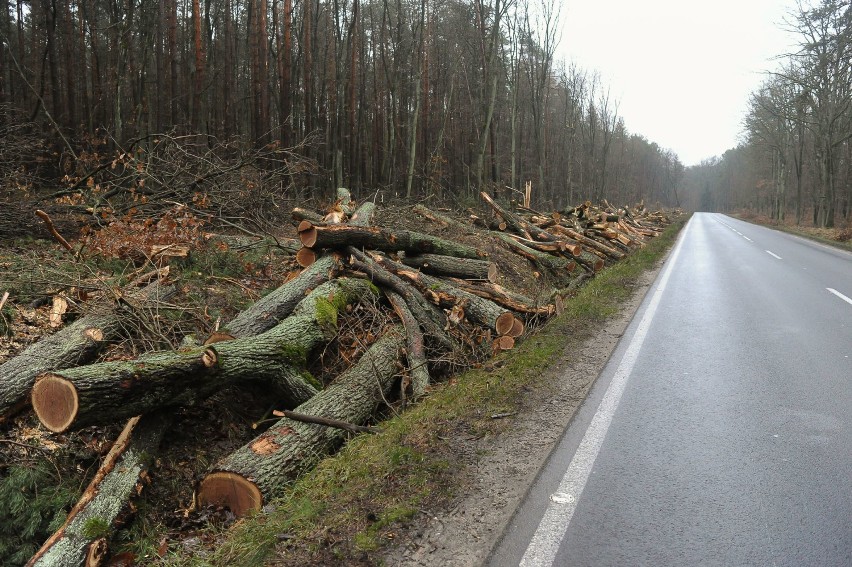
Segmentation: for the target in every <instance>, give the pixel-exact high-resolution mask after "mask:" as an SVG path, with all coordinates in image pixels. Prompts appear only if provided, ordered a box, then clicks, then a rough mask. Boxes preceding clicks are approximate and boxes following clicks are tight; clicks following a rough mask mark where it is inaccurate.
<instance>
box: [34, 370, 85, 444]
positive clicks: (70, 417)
mask: <svg viewBox="0 0 852 567" xmlns="http://www.w3.org/2000/svg"><path fill="white" fill-rule="evenodd" d="M31 402H32V405H33V410H35V413H36V416H37V417H38V419H39V421H40V422H41V423H42V425H44V426H45V427H46V428H47V429H49V430H50V431H53V432H54V433H63V432H65V431H67V430H68V428H69V427H71V424H72V423H74V419H75V418H76V417H77V411H78V410H79V407H80V400H79V398H78V397H77V388H75V387H74V384H72V383H71V382H70V381H69V380H66V379H65V378H63V377H62V376H58V375H56V374H43V375H42V376H41V377H40V378H38V380H36V383H35V385H34V386H33V390H32V394H31Z"/></svg>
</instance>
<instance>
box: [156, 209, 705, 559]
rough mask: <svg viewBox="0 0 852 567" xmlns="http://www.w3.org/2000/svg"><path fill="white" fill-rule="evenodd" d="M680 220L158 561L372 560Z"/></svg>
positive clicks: (432, 500) (430, 503) (578, 338)
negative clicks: (463, 448) (535, 326)
mask: <svg viewBox="0 0 852 567" xmlns="http://www.w3.org/2000/svg"><path fill="white" fill-rule="evenodd" d="M687 220H688V217H686V216H684V217H682V218H680V219H677V220H675V222H674V223H673V224H672V225H671V226H669V227H668V228H667V229H666V231H665V232H664V233H663V234H662V235H661V236H660V237H658V238H656V239H654V240H653V241H652V242H651V243H650V244H649V245H648V246H646V247H645V248H644V249H642V250H640V251H637V252H635V253H634V254H632V255H631V256H629V257H628V258H627V259H625V260H624V261H622V262H620V263H618V264H617V265H615V266H613V267H611V268H608V269H606V270H604V271H603V272H601V273H600V274H598V275H597V276H596V277H595V278H594V279H593V280H591V281H590V282H589V283H588V284H587V285H586V286H584V287H583V288H581V290H580V291H579V293H578V294H577V295H576V297H574V298H572V299H571V300H570V301H568V302H567V305H566V310H565V313H563V314H562V315H561V316H559V317H558V318H556V319H554V320H553V321H551V322H550V323H548V324H547V325H546V326H545V327H543V328H542V329H541V330H540V331H539V332H538V333H536V334H535V335H534V336H532V337H530V338H528V339H527V340H525V341H524V342H523V343H522V344H520V345H519V346H518V348H516V349H514V350H513V351H512V352H511V355H509V356H504V357H502V358H498V359H496V360H494V361H492V362H490V363H489V364H487V365H486V366H485V367H483V368H481V369H477V370H473V371H470V372H467V373H465V374H463V375H460V376H458V377H456V378H453V379H451V380H450V381H448V382H447V383H444V384H440V385H438V386H436V387H434V389H433V390H432V391H431V392H430V394H429V396H428V398H427V399H426V400H424V401H423V402H422V403H420V404H418V405H416V406H414V407H412V408H410V409H409V410H407V411H406V412H404V413H403V414H401V415H397V416H394V417H392V418H390V419H388V420H386V421H385V422H383V423H382V425H381V426H382V428H383V430H384V432H383V433H382V434H380V435H372V436H367V435H362V436H359V437H356V438H354V439H352V441H351V442H350V443H348V444H347V445H346V447H345V448H343V449H342V450H341V451H340V452H339V453H338V454H337V455H336V456H335V457H332V458H328V459H325V460H324V461H323V462H322V463H321V464H320V465H319V466H318V467H317V468H316V469H315V470H314V471H312V472H311V473H309V474H307V475H305V476H304V477H303V478H301V479H300V480H299V481H297V482H296V483H294V484H293V486H292V487H291V488H290V490H289V492H288V494H287V495H286V496H285V497H284V498H282V499H280V500H278V501H276V502H274V503H273V505H272V506H270V507H268V508H269V510H268V511H267V512H265V513H263V514H258V515H256V516H254V517H250V518H246V519H244V520H241V521H240V522H238V524H237V525H235V526H234V527H233V528H231V529H230V530H229V531H227V532H224V533H223V534H220V536H219V537H218V538H217V545H216V546H215V550H214V551H211V552H209V553H202V552H200V550H198V549H195V550H192V552H191V553H192V555H190V553H189V552H186V551H180V552H178V551H174V552H172V553H170V554H168V555H167V556H166V557H164V558H163V560H162V563H163V564H165V565H192V566H201V565H204V566H207V565H261V564H264V563H265V562H268V561H272V560H274V562H275V564H280V565H306V564H342V563H345V564H347V565H358V564H364V565H369V564H374V563H375V560H374V559H371V557H374V555H375V553H374V552H376V550H379V549H381V548H382V547H383V546H385V545H387V544H388V543H389V542H392V541H393V540H394V539H395V537H396V532H397V531H398V530H400V529H404V527H405V525H406V523H407V521H408V520H410V519H411V518H412V517H413V516H414V515H415V514H416V513H417V512H418V510H420V509H423V508H432V507H436V506H440V505H442V504H443V505H446V504H448V503H450V502H451V501H452V500H453V498H455V497H456V496H458V494H459V492H460V490H463V488H464V487H463V486H458V482H456V479H457V478H458V472H459V469H460V468H461V467H462V466H463V464H462V459H461V456H460V455H458V454H457V453H456V452H455V451H454V450H453V444H452V439H453V438H458V437H459V436H462V435H468V436H481V435H485V434H488V433H496V432H498V431H499V428H500V427H504V425H502V423H501V420H492V419H490V415H492V414H494V413H501V412H510V411H512V410H513V409H514V408H515V407H517V404H518V400H519V399H521V398H522V397H523V396H524V391H525V389H527V388H530V387H533V386H535V387H538V384H539V383H540V378H541V376H542V375H543V374H544V371H545V370H546V369H547V368H548V367H549V366H551V365H552V364H553V363H555V362H556V361H557V360H558V358H559V357H560V356H562V354H563V353H564V352H565V349H566V348H570V347H571V346H572V345H574V344H579V343H581V342H582V341H583V340H584V339H586V338H587V337H588V336H589V335H590V334H591V333H592V332H593V329H595V328H597V327H599V326H600V324H601V322H602V321H604V320H606V319H607V318H608V317H610V316H612V315H614V314H616V313H618V312H619V311H620V310H621V308H622V305H623V303H624V301H625V300H626V299H627V298H628V297H629V296H630V295H631V294H632V293H633V287H634V286H635V282H636V281H637V280H638V278H639V277H640V276H641V275H642V273H643V272H644V271H645V270H648V269H650V268H652V267H654V265H655V264H656V263H657V262H658V261H659V260H660V259H661V258H662V257H663V256H664V254H665V253H666V251H667V250H668V249H669V248H670V247H671V246H672V244H673V243H674V241H675V239H676V237H677V234H678V232H679V231H680V229H681V228H682V227H683V225H684V224H685V223H686V221H687Z"/></svg>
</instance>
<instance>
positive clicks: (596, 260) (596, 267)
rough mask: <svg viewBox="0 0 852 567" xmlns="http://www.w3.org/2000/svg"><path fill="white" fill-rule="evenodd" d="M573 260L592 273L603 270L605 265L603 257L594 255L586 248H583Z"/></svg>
mask: <svg viewBox="0 0 852 567" xmlns="http://www.w3.org/2000/svg"><path fill="white" fill-rule="evenodd" d="M574 260H575V261H576V262H577V263H578V264H580V265H581V266H583V267H584V268H585V269H586V270H588V271H590V272H592V273H593V274H596V273H598V272H600V271H601V270H603V268H604V265H605V262H604V259H603V258H601V257H600V256H596V255H594V254H592V253H591V252H587V251H586V250H583V252H582V253H581V254H580V255H579V256H576V257H575V258H574Z"/></svg>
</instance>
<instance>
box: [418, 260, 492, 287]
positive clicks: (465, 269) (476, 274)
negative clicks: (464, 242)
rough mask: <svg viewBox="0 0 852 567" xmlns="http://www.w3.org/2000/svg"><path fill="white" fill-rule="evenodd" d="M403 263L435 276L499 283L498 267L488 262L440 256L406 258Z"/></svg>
mask: <svg viewBox="0 0 852 567" xmlns="http://www.w3.org/2000/svg"><path fill="white" fill-rule="evenodd" d="M402 263H403V264H405V265H406V266H412V267H414V268H419V269H420V270H421V271H423V272H425V273H427V274H432V275H435V276H451V277H456V278H462V279H471V280H487V281H489V282H492V283H494V282H496V281H497V265H496V264H494V262H489V261H488V260H474V259H472V258H453V257H452V256H441V255H439V254H418V255H416V256H405V257H404V258H403V260H402Z"/></svg>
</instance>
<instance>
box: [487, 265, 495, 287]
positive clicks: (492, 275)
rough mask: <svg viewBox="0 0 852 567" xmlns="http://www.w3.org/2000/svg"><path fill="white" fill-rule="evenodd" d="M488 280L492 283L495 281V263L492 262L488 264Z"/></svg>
mask: <svg viewBox="0 0 852 567" xmlns="http://www.w3.org/2000/svg"><path fill="white" fill-rule="evenodd" d="M488 281H490V282H491V283H494V284H496V283H497V264H495V263H494V262H490V263H489V264H488Z"/></svg>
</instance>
